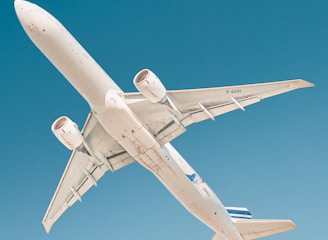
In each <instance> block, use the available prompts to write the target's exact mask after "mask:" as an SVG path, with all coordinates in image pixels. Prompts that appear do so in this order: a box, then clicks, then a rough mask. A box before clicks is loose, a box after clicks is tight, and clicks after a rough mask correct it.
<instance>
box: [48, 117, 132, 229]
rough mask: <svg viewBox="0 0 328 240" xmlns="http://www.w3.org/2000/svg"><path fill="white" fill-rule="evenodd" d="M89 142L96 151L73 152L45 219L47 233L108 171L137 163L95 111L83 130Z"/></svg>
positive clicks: (90, 148) (86, 140)
mask: <svg viewBox="0 0 328 240" xmlns="http://www.w3.org/2000/svg"><path fill="white" fill-rule="evenodd" d="M82 134H83V136H84V141H85V145H86V146H87V148H88V150H89V151H90V152H92V154H87V153H85V152H80V151H73V153H72V155H71V157H70V159H69V161H68V163H67V166H66V169H65V171H64V174H63V175H62V178H61V180H60V182H59V184H58V187H57V189H56V191H55V194H54V196H53V198H52V200H51V202H50V205H49V207H48V210H47V212H46V214H45V216H44V218H43V220H42V223H43V225H44V227H45V229H46V231H47V232H49V231H50V229H51V227H52V225H53V224H54V222H55V221H56V220H57V219H58V218H59V217H60V216H61V215H62V214H63V213H64V212H65V211H66V210H67V208H68V207H70V206H72V205H73V204H74V203H75V202H76V201H81V197H82V196H83V195H84V194H85V193H86V192H87V191H88V190H89V189H90V188H91V187H92V186H95V185H97V181H98V180H99V179H100V178H101V177H102V176H103V175H104V174H105V173H106V172H107V171H108V170H110V171H116V170H118V169H120V168H122V167H124V166H127V165H129V164H130V163H132V162H134V160H133V159H132V158H131V157H130V155H129V154H128V153H127V152H126V151H125V150H124V149H123V148H122V147H121V146H120V145H119V144H117V143H116V142H115V141H114V140H113V139H112V138H111V137H110V136H109V135H108V134H107V133H106V131H105V130H104V129H103V128H102V127H101V125H100V124H99V123H98V121H97V119H96V118H95V117H94V116H93V114H92V113H90V114H89V117H88V119H87V121H86V123H85V126H84V128H83V130H82Z"/></svg>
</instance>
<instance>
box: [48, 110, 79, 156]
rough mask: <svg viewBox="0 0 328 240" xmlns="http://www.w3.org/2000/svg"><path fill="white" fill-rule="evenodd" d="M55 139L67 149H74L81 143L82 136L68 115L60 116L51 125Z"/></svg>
mask: <svg viewBox="0 0 328 240" xmlns="http://www.w3.org/2000/svg"><path fill="white" fill-rule="evenodd" d="M51 130H52V132H53V133H54V134H55V136H56V137H57V139H58V140H59V141H60V142H61V143H62V144H63V145H64V146H65V147H67V148H68V149H70V150H75V149H77V148H78V147H80V146H81V145H82V143H83V136H82V134H81V132H80V130H79V129H78V127H77V125H76V123H74V122H73V121H72V120H71V119H69V118H68V117H65V116H63V117H60V118H58V119H56V121H55V122H54V123H53V124H52V126H51Z"/></svg>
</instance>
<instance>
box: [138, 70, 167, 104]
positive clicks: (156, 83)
mask: <svg viewBox="0 0 328 240" xmlns="http://www.w3.org/2000/svg"><path fill="white" fill-rule="evenodd" d="M133 83H134V85H135V86H136V88H137V89H138V90H139V92H140V93H141V94H142V95H144V97H145V98H147V99H148V100H149V101H151V102H152V103H158V102H164V101H165V95H166V89H165V87H164V85H163V84H162V82H161V80H159V78H158V77H157V76H156V75H155V74H154V73H153V72H152V71H150V70H149V69H143V70H141V71H140V72H138V73H137V75H136V76H135V77H134V79H133Z"/></svg>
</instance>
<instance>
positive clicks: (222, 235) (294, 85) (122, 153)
mask: <svg viewBox="0 0 328 240" xmlns="http://www.w3.org/2000/svg"><path fill="white" fill-rule="evenodd" d="M15 10H16V13H17V16H18V18H19V21H20V22H21V24H22V26H23V28H24V30H25V31H26V33H27V35H28V36H29V37H30V38H31V40H32V41H33V42H34V44H35V45H36V46H37V47H38V48H39V49H40V50H41V52H42V53H43V54H44V55H45V56H46V57H47V58H48V59H49V60H50V61H51V62H52V63H53V64H54V65H55V66H56V68H57V69H58V70H59V71H60V72H61V73H62V74H63V75H64V76H65V77H66V78H67V80H68V81H69V82H70V83H71V84H72V85H73V86H74V87H75V88H76V89H77V91H78V92H79V93H80V94H81V95H82V96H83V97H84V98H85V100H86V101H87V102H88V103H89V105H90V108H91V113H90V114H89V116H88V118H87V120H86V123H85V125H84V127H83V129H82V131H81V132H80V131H79V129H78V127H77V125H76V124H75V123H74V122H73V121H71V120H70V119H69V118H68V117H65V116H64V117H60V118H58V119H57V120H56V121H55V122H54V123H53V125H52V131H53V133H54V134H55V136H56V137H57V138H58V139H59V141H60V142H62V144H64V145H65V146H66V147H67V148H68V149H70V150H72V151H73V152H72V155H71V157H70V159H69V162H68V164H67V166H66V169H65V172H64V174H63V176H62V178H61V180H60V182H59V185H58V187H57V189H56V192H55V194H54V196H53V198H52V200H51V203H50V205H49V207H48V210H47V212H46V214H45V216H44V218H43V221H42V223H43V225H44V227H45V230H46V232H48V233H49V231H50V229H51V227H52V225H53V224H54V223H55V221H57V220H58V218H59V217H60V216H61V215H62V214H63V213H64V212H65V211H66V210H67V208H68V207H70V206H72V205H73V204H74V203H75V202H76V201H81V197H82V195H83V194H85V193H86V192H87V191H88V190H89V189H90V188H91V187H92V186H96V185H97V181H98V180H99V179H100V178H101V177H102V176H103V175H104V174H105V173H106V172H107V171H111V172H113V171H116V170H118V169H120V168H122V167H125V166H127V165H129V164H131V163H133V162H135V161H136V162H138V163H139V164H140V165H141V166H143V167H145V168H146V169H148V170H149V171H151V172H152V173H153V174H154V175H155V176H156V177H157V178H158V179H159V180H160V181H161V182H162V183H163V184H164V186H165V187H166V188H167V189H168V190H169V191H170V192H171V193H172V194H173V195H174V197H175V198H177V200H178V201H179V202H180V203H181V204H182V205H183V206H184V207H185V208H186V209H187V210H188V211H189V212H191V213H192V214H193V215H194V216H196V217H197V218H198V219H199V220H200V221H202V222H203V223H204V224H206V225H207V226H208V227H209V228H211V229H212V230H213V231H214V235H213V238H212V240H219V239H226V240H228V239H229V240H242V239H244V240H246V239H256V238H260V237H265V236H269V235H272V234H276V233H280V232H284V231H289V230H293V229H295V225H294V223H293V222H292V221H291V220H253V219H251V214H250V212H249V211H248V210H247V209H246V208H236V207H232V208H226V207H224V206H223V204H222V203H221V201H220V200H219V198H218V197H217V196H216V195H215V193H214V192H213V191H212V190H211V189H210V188H209V187H208V185H207V184H206V183H205V182H204V181H202V179H201V178H200V176H199V175H198V174H197V173H196V172H195V171H194V170H193V169H192V167H191V166H189V164H188V163H187V162H186V161H185V160H184V159H183V157H182V156H181V155H180V154H179V153H178V152H177V151H176V150H175V149H174V148H173V147H172V145H171V144H170V141H172V140H173V139H175V138H176V137H178V136H179V135H181V134H182V133H184V132H185V131H186V129H185V128H186V127H187V126H189V125H190V124H193V123H197V122H200V121H203V120H206V119H212V120H214V117H215V116H218V115H220V114H224V113H226V112H230V111H233V110H236V109H241V110H244V107H245V106H248V105H250V104H254V103H257V102H259V101H261V100H262V99H264V98H268V97H271V96H274V95H277V94H281V93H285V92H288V91H292V90H295V89H298V88H306V87H311V86H313V84H312V83H309V82H306V81H304V80H301V79H298V80H288V81H281V82H271V83H263V84H252V85H243V86H232V87H221V88H207V89H194V90H180V91H167V90H166V89H165V87H164V86H163V84H162V83H161V81H160V80H159V78H158V77H157V76H156V75H155V74H154V73H153V72H151V71H150V70H148V69H144V70H141V71H140V72H139V73H138V74H137V75H136V76H135V78H134V80H133V82H134V84H135V86H136V88H137V89H138V90H139V92H137V93H124V92H123V91H122V90H121V89H120V88H119V87H118V86H117V85H116V84H115V82H114V81H113V80H112V79H111V78H110V77H109V76H108V75H107V74H106V73H105V71H104V70H103V69H102V68H101V67H100V66H99V65H98V64H97V63H96V62H95V60H94V59H93V58H92V57H91V56H90V55H89V54H88V53H87V52H86V50H84V48H83V47H82V46H81V45H80V44H79V43H78V42H77V40H75V39H74V37H73V36H72V35H71V34H70V33H69V32H68V31H67V30H66V29H65V27H64V26H63V25H62V24H61V23H60V22H59V21H58V20H57V19H56V18H54V17H53V16H52V15H51V14H49V13H48V12H46V11H45V10H44V9H42V8H40V7H39V6H37V5H35V4H32V3H30V2H27V1H23V0H16V1H15Z"/></svg>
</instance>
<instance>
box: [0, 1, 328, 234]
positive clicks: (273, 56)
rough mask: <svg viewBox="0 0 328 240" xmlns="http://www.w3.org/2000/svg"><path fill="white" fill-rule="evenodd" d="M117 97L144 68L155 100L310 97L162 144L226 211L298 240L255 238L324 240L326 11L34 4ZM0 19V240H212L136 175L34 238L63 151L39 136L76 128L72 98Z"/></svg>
mask: <svg viewBox="0 0 328 240" xmlns="http://www.w3.org/2000/svg"><path fill="white" fill-rule="evenodd" d="M34 2H35V3H37V4H39V5H40V6H42V7H44V8H45V9H47V10H48V11H49V12H51V13H52V14H53V15H54V16H56V17H57V18H58V19H59V20H60V21H61V22H62V23H63V24H64V25H65V26H66V27H67V28H68V29H69V30H70V31H71V33H72V34H73V35H74V36H75V37H76V38H77V39H78V40H79V41H80V42H81V43H82V45H83V46H84V47H85V48H86V49H87V50H88V51H89V53H90V54H91V55H92V56H93V57H94V58H95V59H96V60H97V61H98V62H99V63H100V65H101V66H102V67H103V68H104V69H105V71H107V72H108V73H109V75H111V76H112V78H113V79H114V80H115V81H116V82H117V84H118V85H119V86H120V87H121V88H122V89H123V90H124V91H126V92H132V91H136V90H135V88H134V86H133V83H132V79H133V77H134V75H135V74H136V73H137V72H138V71H139V70H140V69H142V68H146V67H147V68H150V69H152V70H153V71H154V72H155V73H156V74H157V75H158V76H159V77H160V79H161V80H162V82H163V83H164V85H165V86H166V87H167V89H183V88H200V87H218V86H227V85H237V84H248V83H258V82H269V81H276V80H285V79H294V78H303V79H306V80H308V81H311V82H313V83H314V84H315V85H316V87H315V88H311V89H302V90H298V91H294V92H291V93H287V94H284V95H280V96H277V97H274V98H270V99H266V100H264V101H263V102H261V103H259V104H256V105H253V106H250V107H248V108H247V109H246V112H242V111H235V112H232V113H228V114H226V115H223V116H220V117H218V118H217V119H216V121H215V122H212V121H205V122H202V123H199V124H197V125H193V126H191V127H189V128H188V131H187V132H186V133H185V134H184V135H182V136H181V137H179V138H178V139H176V140H174V142H173V145H174V146H175V147H176V148H177V149H178V150H179V152H180V153H181V154H182V155H183V156H184V157H185V159H186V160H187V161H188V162H189V163H190V164H191V165H192V166H193V167H194V169H196V170H197V172H198V173H199V174H200V175H201V176H202V177H203V178H204V179H205V180H206V181H207V183H208V184H209V186H210V187H211V188H212V189H213V190H214V191H215V192H216V193H217V195H218V196H219V197H220V199H221V200H222V201H223V203H224V204H225V205H228V206H245V207H248V208H249V210H250V211H251V212H252V214H253V217H254V218H290V219H292V220H294V221H295V223H296V224H297V227H298V228H297V230H296V231H293V232H288V233H284V234H281V235H276V236H273V237H269V238H266V239H268V240H269V239H276V240H284V239H298V240H305V239H326V235H327V234H326V231H325V229H326V224H325V223H326V215H327V214H328V211H327V200H328V191H327V183H328V174H327V167H328V166H327V158H328V156H327V155H328V154H327V142H328V141H327V140H328V139H327V136H328V127H327V115H328V110H327V97H326V96H327V91H328V81H327V77H328V71H327V66H328V30H327V27H326V26H327V25H328V15H327V10H328V2H327V1H325V0H321V1H320V0H313V1H305V0H236V1H228V0H226V1H222V0H216V1H214V0H213V1H195V0H192V1H174V0H166V1H158V0H157V1H154V0H152V1H151V0H126V1H119V0H106V1H104V0H98V1H87V0H79V1H77V0H70V1H50V0H35V1H34ZM0 20H1V23H2V24H1V29H2V31H1V38H0V52H1V57H0V61H1V64H0V66H1V83H2V87H1V90H0V91H1V94H0V98H1V101H0V104H1V109H2V117H1V118H0V123H1V126H2V131H1V135H2V137H1V140H0V141H1V150H2V151H1V160H0V161H1V166H2V168H1V174H0V189H1V190H0V191H1V197H0V213H1V218H0V237H1V239H45V240H54V239H61V240H68V239H81V240H83V239H117V240H119V239H132V238H134V239H157V240H161V239H191V240H200V239H208V240H209V239H211V236H212V231H211V230H210V229H208V228H207V227H206V226H205V225H203V224H202V223H201V222H199V221H198V220H197V219H196V218H194V217H193V216H192V215H190V214H189V213H188V212H187V211H186V210H185V209H184V208H183V207H182V206H181V205H180V204H179V203H178V202H177V201H176V200H175V199H174V198H173V197H172V196H171V195H170V193H169V192H168V191H167V190H166V189H165V188H164V187H163V186H162V185H161V184H160V183H159V182H158V181H157V179H156V178H155V177H154V176H153V175H152V174H151V173H149V172H147V171H146V170H145V169H143V168H142V167H141V166H139V165H138V164H133V165H130V166H128V167H126V168H124V169H122V170H120V171H117V172H115V173H108V174H107V175H106V176H104V177H103V178H102V179H101V180H100V182H99V184H98V187H97V188H93V189H92V190H91V191H89V192H88V193H87V194H86V195H85V197H84V198H83V200H82V203H77V204H76V205H74V206H73V207H72V208H70V209H69V210H68V211H67V212H66V213H65V214H64V215H63V217H62V218H61V219H60V220H59V221H58V222H57V223H56V224H55V225H54V227H53V229H52V232H51V233H50V235H47V234H46V233H45V231H44V229H43V227H42V225H41V220H42V218H43V215H44V213H45V211H46V209H47V207H48V204H49V202H50V200H51V197H52V195H53V193H54V191H55V189H56V186H57V184H58V181H59V179H60V177H61V175H62V172H63V170H64V168H65V166H66V163H67V160H68V158H69V155H70V152H69V151H68V150H66V149H65V148H64V146H62V145H61V144H60V143H59V142H58V141H57V140H56V139H55V137H54V136H53V134H52V133H51V131H50V126H51V124H52V122H53V121H54V120H55V119H56V118H57V117H59V116H61V115H67V116H69V117H70V118H71V119H73V120H74V121H75V122H77V123H78V124H79V125H80V126H83V124H84V120H85V118H86V116H87V114H88V112H89V110H90V109H89V107H88V105H87V103H86V102H85V101H84V99H83V98H82V97H81V96H80V95H79V94H78V93H77V92H76V91H75V90H74V89H73V88H72V87H71V86H70V84H69V83H68V82H67V81H66V80H65V79H64V78H63V77H62V76H61V75H60V73H59V72H58V71H57V70H56V69H55V68H54V67H53V66H52V65H51V64H50V63H49V62H48V60H47V59H46V58H45V57H44V56H43V55H42V54H41V53H40V52H39V50H38V49H37V48H36V47H35V46H34V45H33V44H32V42H31V41H30V40H29V39H28V37H27V35H26V34H25V32H24V31H23V29H22V27H21V26H20V24H19V22H18V20H17V17H16V14H15V12H14V8H13V1H11V0H10V1H8V0H7V1H2V3H1V7H0Z"/></svg>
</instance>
